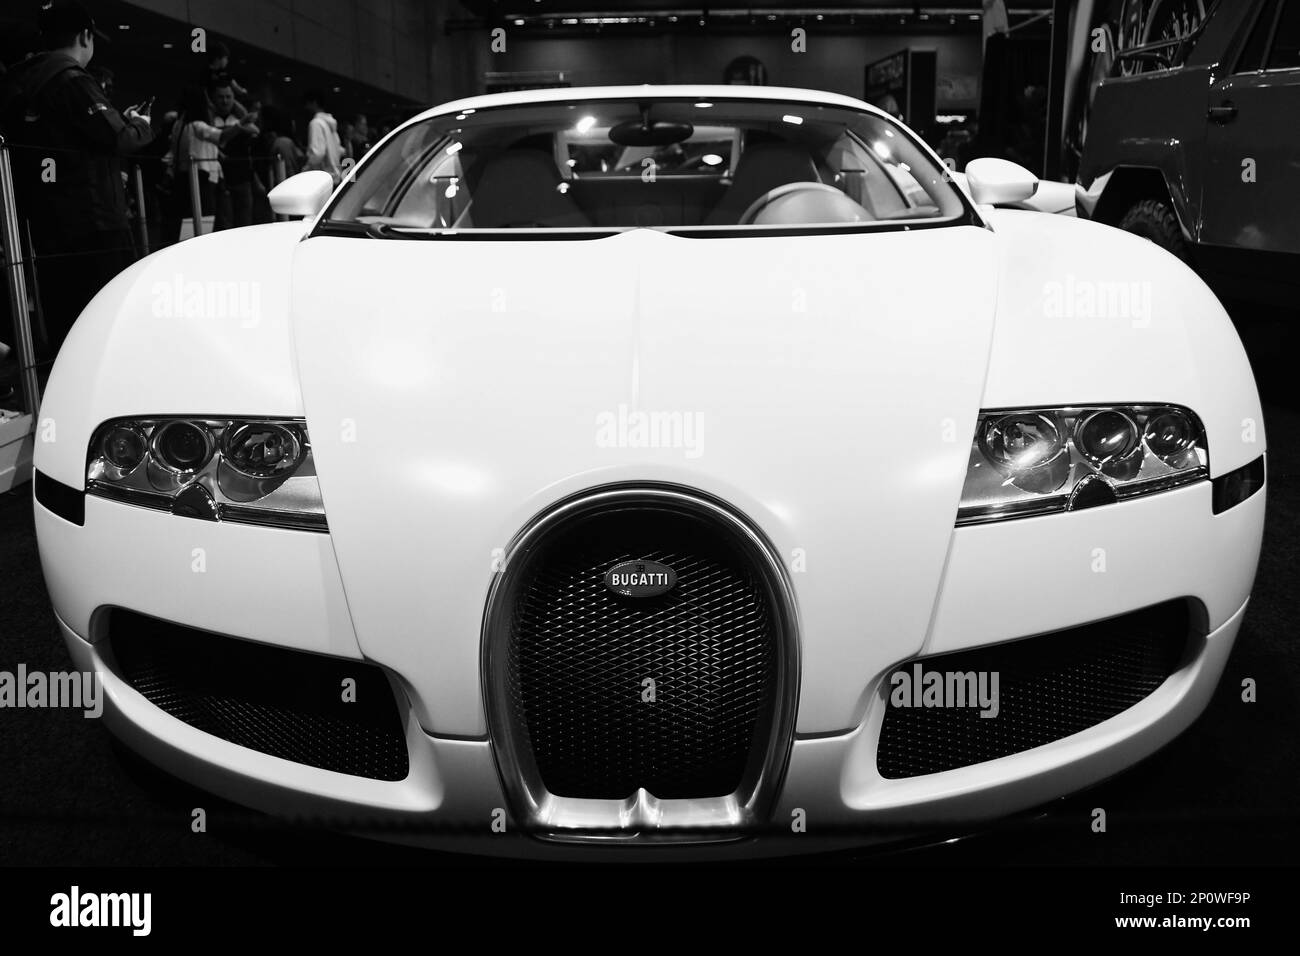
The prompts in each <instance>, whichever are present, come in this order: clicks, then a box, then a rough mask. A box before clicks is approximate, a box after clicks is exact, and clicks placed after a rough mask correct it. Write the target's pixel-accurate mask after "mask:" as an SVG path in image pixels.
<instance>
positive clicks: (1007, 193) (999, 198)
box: [966, 157, 1038, 206]
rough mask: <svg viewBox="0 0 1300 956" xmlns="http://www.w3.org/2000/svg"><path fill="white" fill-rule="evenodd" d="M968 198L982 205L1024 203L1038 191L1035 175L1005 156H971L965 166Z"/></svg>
mask: <svg viewBox="0 0 1300 956" xmlns="http://www.w3.org/2000/svg"><path fill="white" fill-rule="evenodd" d="M966 184H967V185H968V186H969V187H970V194H971V198H972V199H974V200H975V202H977V203H979V204H980V205H982V206H1002V205H1007V204H1009V203H1017V202H1024V201H1025V200H1026V199H1030V198H1031V197H1032V196H1033V195H1034V193H1036V192H1038V177H1037V176H1035V175H1034V174H1033V173H1031V172H1030V171H1029V170H1027V169H1025V167H1023V166H1020V165H1018V164H1016V163H1013V162H1011V161H1010V160H1006V159H993V158H991V157H985V158H984V159H972V160H971V161H970V162H969V163H968V164H967V165H966Z"/></svg>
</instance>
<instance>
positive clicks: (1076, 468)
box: [956, 402, 1210, 527]
mask: <svg viewBox="0 0 1300 956" xmlns="http://www.w3.org/2000/svg"><path fill="white" fill-rule="evenodd" d="M1106 412H1114V413H1117V414H1119V415H1122V416H1123V417H1124V418H1125V419H1127V420H1128V422H1129V423H1130V424H1131V426H1132V427H1133V428H1134V429H1135V430H1136V442H1135V443H1133V445H1132V447H1129V448H1126V449H1125V451H1124V454H1123V455H1122V456H1120V457H1119V458H1105V459H1103V458H1098V457H1097V456H1096V455H1095V454H1089V453H1087V452H1085V451H1084V449H1083V448H1082V447H1081V445H1080V434H1081V432H1082V430H1083V428H1084V427H1085V426H1086V425H1087V423H1088V422H1090V421H1092V420H1094V419H1095V418H1096V417H1097V416H1098V415H1101V414H1103V413H1106ZM1170 413H1176V414H1177V415H1180V416H1183V417H1185V418H1186V420H1187V421H1188V422H1189V423H1190V425H1191V433H1192V434H1191V437H1190V439H1189V442H1188V449H1187V451H1188V455H1187V461H1186V462H1185V463H1183V464H1182V465H1181V466H1180V465H1178V464H1176V463H1175V464H1171V463H1170V461H1169V460H1168V458H1169V456H1164V457H1162V456H1160V455H1157V454H1156V452H1155V451H1154V450H1152V449H1151V448H1150V447H1148V444H1147V443H1148V434H1149V429H1148V424H1149V423H1150V422H1152V421H1154V420H1155V419H1157V418H1159V417H1161V416H1162V415H1167V414H1170ZM1014 416H1026V417H1028V416H1043V417H1045V418H1047V419H1049V420H1052V421H1055V422H1061V423H1062V431H1063V432H1064V434H1065V436H1066V450H1065V451H1066V456H1067V457H1066V460H1065V461H1064V462H1061V464H1063V465H1064V466H1065V467H1066V468H1067V474H1066V476H1065V479H1064V481H1063V482H1061V483H1060V484H1059V485H1055V484H1048V485H1046V486H1045V487H1048V488H1050V490H1048V491H1045V492H1043V493H1038V492H1036V491H1035V490H1034V483H1033V482H1032V481H1025V480H1022V479H1023V478H1025V477H1031V476H1030V473H1029V472H1026V473H1025V474H1024V475H1018V474H1017V473H1016V472H1015V471H1014V470H1008V468H1007V467H1006V465H1005V463H1003V462H1001V461H999V460H997V459H996V457H991V456H989V455H988V454H987V452H986V450H985V435H986V433H987V431H988V429H989V428H990V426H991V425H993V424H994V423H996V422H997V421H998V420H999V419H1003V418H1009V417H1014ZM1056 460H1057V459H1054V461H1056ZM1209 475H1210V472H1209V449H1208V447H1207V444H1206V439H1205V428H1204V426H1203V425H1202V423H1201V420H1200V418H1199V417H1197V415H1196V414H1195V412H1193V411H1192V410H1191V409H1189V408H1185V407H1183V406H1181V405H1173V404H1170V403H1167V402H1146V403H1134V404H1105V405H1069V406H1057V407H1046V406H1039V407H1028V408H1026V407H1020V408H994V409H983V410H981V411H980V414H979V418H978V421H977V422H976V426H975V436H974V438H973V439H972V441H971V446H970V454H969V458H968V463H967V469H966V480H965V482H964V484H963V487H962V496H961V503H960V505H959V507H958V511H957V521H956V524H957V526H958V527H962V526H964V525H972V524H987V523H989V522H993V521H1006V520H1010V519H1014V518H1029V517H1038V516H1041V515H1049V514H1059V513H1062V512H1066V511H1074V510H1081V509H1082V508H1087V507H1098V506H1104V505H1105V504H1109V503H1113V502H1120V501H1127V500H1130V499H1132V498H1136V497H1140V496H1143V495H1149V494H1156V493H1159V492H1162V491H1168V490H1170V489H1172V488H1178V487H1182V486H1183V485H1187V484H1191V483H1193V482H1196V481H1205V480H1208V479H1209ZM1098 479H1101V483H1099V482H1098ZM1089 486H1096V487H1089ZM1084 487H1089V490H1090V491H1091V492H1093V493H1092V494H1089V495H1076V494H1075V492H1076V491H1077V490H1081V489H1082V488H1084ZM1103 488H1104V489H1108V491H1109V494H1106V493H1101V492H1102V489H1103Z"/></svg>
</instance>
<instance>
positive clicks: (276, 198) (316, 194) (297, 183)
mask: <svg viewBox="0 0 1300 956" xmlns="http://www.w3.org/2000/svg"><path fill="white" fill-rule="evenodd" d="M332 192H334V179H333V177H331V176H330V174H329V173H327V172H325V171H324V170H322V169H309V170H307V171H306V172H305V173H298V175H296V176H290V177H289V178H288V179H286V180H285V181H284V182H282V183H280V185H278V186H276V187H275V188H274V189H272V190H271V191H270V193H268V194H267V197H266V198H267V201H268V202H270V204H271V210H272V211H273V212H275V213H278V214H279V215H281V216H303V217H306V216H314V215H316V213H318V212H320V211H321V210H322V209H324V208H325V203H326V202H327V201H328V200H329V198H330V193H332Z"/></svg>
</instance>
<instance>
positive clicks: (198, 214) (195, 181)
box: [190, 155, 203, 236]
mask: <svg viewBox="0 0 1300 956" xmlns="http://www.w3.org/2000/svg"><path fill="white" fill-rule="evenodd" d="M190 214H191V215H193V216H194V235H196V236H201V235H203V194H202V193H200V192H199V164H198V163H197V162H196V161H195V159H194V156H193V155H191V156H190Z"/></svg>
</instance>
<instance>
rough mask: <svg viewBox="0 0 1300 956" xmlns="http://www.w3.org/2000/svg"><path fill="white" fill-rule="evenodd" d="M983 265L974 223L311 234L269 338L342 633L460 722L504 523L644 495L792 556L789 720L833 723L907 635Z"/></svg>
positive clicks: (953, 432)
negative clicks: (293, 403) (678, 496)
mask: <svg viewBox="0 0 1300 956" xmlns="http://www.w3.org/2000/svg"><path fill="white" fill-rule="evenodd" d="M997 277H998V269H997V268H996V254H995V240H994V237H993V236H992V234H991V233H989V232H988V231H986V230H983V229H979V228H974V227H952V228H941V229H926V230H913V231H896V232H884V233H866V234H851V235H803V236H786V237H745V238H687V237H680V236H671V235H668V234H666V233H661V232H658V231H653V230H635V231H629V232H624V233H617V234H613V235H611V236H608V237H606V238H601V239H595V240H590V239H588V240H577V241H561V240H557V239H549V240H548V239H515V240H504V241H502V240H492V241H484V240H473V241H470V240H463V239H459V240H458V239H438V240H427V241H421V240H371V239H360V238H343V237H331V236H317V237H314V238H311V239H308V240H306V241H305V242H303V243H301V244H300V245H299V246H298V249H297V251H296V253H295V255H294V262H293V276H292V296H291V302H292V323H291V327H292V336H293V341H294V346H295V350H296V355H297V362H298V375H299V378H300V381H301V387H302V398H303V403H304V407H305V411H306V415H307V420H308V427H309V431H310V434H311V439H312V443H313V447H314V451H315V455H316V460H317V465H318V468H319V473H320V480H321V488H322V494H323V496H324V502H325V509H326V514H327V516H328V520H329V524H330V531H331V536H332V538H333V542H334V547H335V551H336V554H337V557H338V561H339V565H340V569H341V572H342V576H343V581H344V586H345V589H346V593H347V600H348V606H349V608H350V611H351V614H352V617H353V622H354V624H355V627H356V631H357V637H358V640H359V642H360V645H361V648H362V650H363V651H364V652H365V653H366V654H367V655H368V656H370V657H372V658H374V659H375V660H377V661H379V662H380V663H382V664H385V665H387V666H389V667H391V668H393V669H394V671H396V672H397V673H398V674H400V675H402V677H403V678H404V679H405V680H407V681H409V682H410V684H411V685H412V687H411V690H412V691H413V692H414V693H413V695H412V696H413V699H414V700H416V701H417V710H418V713H419V716H420V719H421V721H422V722H423V723H424V725H425V726H426V728H428V729H430V730H432V731H434V732H436V733H439V734H446V735H464V736H474V735H481V734H483V733H485V724H484V717H483V708H482V698H481V694H480V689H479V688H480V682H479V681H480V678H479V675H480V656H479V655H480V639H479V636H480V631H481V627H482V620H483V610H484V601H485V599H486V597H487V594H488V590H489V588H490V586H491V584H492V580H493V575H494V573H495V572H496V571H497V570H498V569H499V568H500V566H501V562H502V559H503V556H504V555H505V553H506V550H507V549H508V547H509V544H510V542H511V540H512V539H513V538H514V537H515V536H516V535H517V534H518V533H519V531H520V530H521V529H522V528H523V527H525V526H526V525H527V523H528V522H529V521H530V519H532V518H533V517H535V516H536V515H537V514H538V513H540V512H542V511H544V510H546V509H547V508H548V507H549V506H551V505H553V504H554V503H556V502H557V501H559V500H561V499H564V498H566V497H568V496H570V495H572V494H575V493H578V492H581V491H583V490H586V489H591V488H596V487H600V486H604V485H609V484H615V483H626V482H669V483H672V484H675V485H679V486H683V487H685V488H689V489H698V490H700V491H703V492H706V493H708V494H711V495H714V496H716V497H718V498H721V499H723V500H725V501H727V502H729V503H730V504H731V505H732V506H734V507H735V508H737V509H739V510H740V511H742V512H744V513H745V514H746V515H747V516H748V517H749V519H750V520H751V521H752V522H753V523H754V524H755V525H756V526H757V528H758V529H759V530H760V531H761V532H762V533H763V534H765V535H766V536H767V537H768V539H769V540H770V542H771V543H772V545H773V546H774V547H775V548H776V549H777V551H778V552H779V553H780V554H782V555H785V556H786V557H787V559H788V560H789V562H790V568H789V570H790V572H791V579H792V581H793V585H794V591H795V595H796V600H797V602H798V605H799V608H798V612H799V626H800V640H801V668H802V673H803V680H802V688H803V689H802V701H801V706H800V712H799V720H798V730H799V731H800V732H803V733H813V732H830V731H835V730H841V729H844V728H846V727H849V726H852V725H853V724H854V723H855V722H856V720H857V719H859V717H860V714H861V712H862V707H863V705H864V701H863V700H862V699H861V698H862V697H863V695H864V692H865V688H866V687H867V686H868V684H869V682H870V681H871V679H872V678H873V677H874V676H875V675H876V674H878V673H879V672H880V671H881V670H882V669H883V668H884V667H886V666H888V665H889V664H890V663H892V662H894V661H897V660H899V659H902V658H905V657H907V656H909V655H911V654H914V653H916V652H917V651H918V650H919V649H920V647H921V646H922V643H923V641H924V639H925V634H926V630H927V624H928V621H929V617H930V614H931V608H932V606H933V603H934V599H935V595H936V592H937V589H938V587H939V584H940V579H941V575H942V571H943V567H944V561H945V556H946V553H947V547H948V543H949V540H950V537H951V534H952V530H953V523H954V518H955V516H956V512H957V507H958V501H959V497H960V493H961V487H962V482H963V478H964V475H965V471H966V463H967V455H968V451H969V446H970V436H971V435H972V434H973V431H974V427H975V421H976V415H977V412H978V409H979V406H980V396H981V393H982V391H983V387H984V379H985V374H986V367H987V364H988V356H989V348H990V341H991V333H992V327H993V316H994V311H995V302H996V298H997V282H998V280H997ZM656 428H658V431H657V432H656V431H655V429H656ZM656 435H657V439H656ZM656 445H658V447H656Z"/></svg>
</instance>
